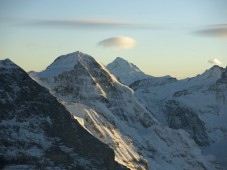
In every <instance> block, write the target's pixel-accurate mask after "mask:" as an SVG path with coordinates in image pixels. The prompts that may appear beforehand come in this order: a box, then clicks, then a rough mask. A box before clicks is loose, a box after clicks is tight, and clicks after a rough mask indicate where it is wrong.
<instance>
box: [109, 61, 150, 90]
mask: <svg viewBox="0 0 227 170" xmlns="http://www.w3.org/2000/svg"><path fill="white" fill-rule="evenodd" d="M106 67H107V69H108V70H109V71H110V72H111V73H112V74H113V75H115V77H117V79H118V80H120V81H121V82H122V83H124V84H126V85H127V86H129V85H130V84H132V83H133V82H135V81H137V80H142V79H147V78H151V76H149V75H146V74H145V73H143V72H142V71H141V70H140V69H139V68H138V67H137V66H136V65H134V64H132V63H130V62H128V61H126V60H124V59H123V58H120V57H117V58H116V59H115V60H114V61H113V62H112V63H110V64H108V65H107V66H106Z"/></svg>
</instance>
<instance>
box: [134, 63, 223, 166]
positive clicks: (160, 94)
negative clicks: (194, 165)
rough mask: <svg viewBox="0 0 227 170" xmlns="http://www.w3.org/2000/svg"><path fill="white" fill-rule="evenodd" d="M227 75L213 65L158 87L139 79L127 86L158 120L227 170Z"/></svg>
mask: <svg viewBox="0 0 227 170" xmlns="http://www.w3.org/2000/svg"><path fill="white" fill-rule="evenodd" d="M226 74H227V69H226V68H225V69H224V68H221V67H219V66H213V67H212V68H210V69H209V70H206V71H205V72H204V73H203V74H201V75H198V76H196V77H193V78H187V79H184V80H179V81H175V82H174V81H173V82H171V83H167V84H163V85H160V86H156V85H154V83H147V82H148V80H141V81H139V82H135V83H133V84H132V85H131V86H130V87H131V88H132V89H134V90H135V93H136V96H137V98H138V99H139V100H140V101H141V102H142V103H143V104H144V105H145V106H146V108H147V109H148V110H152V111H153V113H154V115H155V117H156V118H157V119H158V120H159V121H161V122H162V123H164V124H166V125H168V126H169V127H171V128H174V129H185V130H186V131H187V132H189V133H190V134H191V135H192V136H193V139H194V140H195V141H196V142H197V143H198V144H199V145H201V146H203V147H202V148H204V152H205V153H209V154H214V155H215V156H216V157H217V158H218V159H219V161H220V162H221V163H222V164H223V166H225V169H226V168H227V165H226V162H227V160H226V158H227V154H226V153H227V152H226V150H225V148H226V147H225V148H223V145H224V144H225V145H226V146H227V124H226V122H227V78H226V77H227V76H226ZM151 82H152V79H151ZM144 84H146V86H144Z"/></svg>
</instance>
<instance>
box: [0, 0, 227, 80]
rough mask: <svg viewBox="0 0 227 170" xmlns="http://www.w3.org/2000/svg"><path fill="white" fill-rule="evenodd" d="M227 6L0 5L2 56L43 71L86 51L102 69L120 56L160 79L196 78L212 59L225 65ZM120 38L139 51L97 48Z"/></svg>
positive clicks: (14, 0) (85, 1) (54, 1)
mask: <svg viewBox="0 0 227 170" xmlns="http://www.w3.org/2000/svg"><path fill="white" fill-rule="evenodd" d="M226 9H227V1H226V0H149V1H148V0H142V1H138V0H124V1H122V0H114V1H112V0H109V1H106V0H96V1H91V0H64V1H63V0H49V1H46V0H1V1H0V59H4V58H10V59H11V60H13V61H14V62H16V63H17V64H18V65H19V66H21V67H22V68H23V69H25V70H26V71H30V70H35V71H41V70H43V69H45V68H46V67H47V66H48V65H49V64H50V63H51V62H52V61H53V60H54V59H55V58H56V57H58V56H59V55H62V54H67V53H70V52H73V51H77V50H80V51H82V52H84V53H87V54H90V55H92V56H93V57H95V58H96V59H97V60H99V61H100V62H102V63H103V64H108V63H109V62H111V61H112V60H114V59H115V58H116V57H118V56H120V57H122V58H124V59H126V60H128V61H130V62H133V63H134V64H136V65H137V66H138V67H140V68H141V70H143V71H144V72H146V73H148V74H151V75H154V76H163V75H167V74H170V75H172V76H174V77H177V78H184V77H190V76H195V75H197V74H199V73H201V72H203V71H204V70H205V69H207V68H209V67H211V66H212V65H211V64H209V63H208V62H207V61H208V60H209V59H212V58H217V59H219V60H220V61H221V62H222V65H221V66H223V67H226V65H227V10H226ZM84 22H86V24H84ZM115 36H127V37H131V38H133V39H135V40H136V47H135V48H133V49H124V50H118V49H113V48H102V47H100V46H98V45H97V43H98V42H99V41H102V40H103V39H106V38H110V37H115Z"/></svg>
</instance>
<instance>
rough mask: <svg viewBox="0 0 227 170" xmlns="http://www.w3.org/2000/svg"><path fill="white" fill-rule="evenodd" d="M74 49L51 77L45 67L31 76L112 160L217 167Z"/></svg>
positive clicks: (175, 166) (160, 166)
mask: <svg viewBox="0 0 227 170" xmlns="http://www.w3.org/2000/svg"><path fill="white" fill-rule="evenodd" d="M78 54H81V53H79V52H75V53H71V54H70V55H71V56H70V57H72V56H74V59H75V60H76V62H75V63H76V64H75V66H74V67H73V69H71V70H67V71H63V72H62V73H60V72H59V73H58V74H54V75H55V76H53V77H52V76H51V74H49V73H48V69H47V70H45V71H43V72H41V73H40V74H38V76H40V75H42V74H43V73H45V74H47V75H50V76H49V77H50V78H48V77H45V76H44V77H35V78H36V79H37V80H38V82H40V83H42V85H44V86H46V87H48V88H49V89H50V91H51V93H52V94H53V95H55V96H56V97H57V98H58V100H59V102H61V103H62V104H64V105H65V106H66V108H67V109H68V110H69V111H70V112H71V113H73V114H74V116H75V118H76V119H77V120H78V121H79V122H80V123H81V125H83V126H84V127H85V128H86V129H87V130H88V131H89V132H90V133H92V134H93V135H94V136H95V137H97V138H98V139H100V140H101V141H103V142H105V143H106V144H108V145H109V146H110V147H111V148H113V149H114V151H115V155H116V160H117V161H118V162H120V163H122V164H123V165H126V166H128V167H129V168H131V169H134V170H137V169H157V170H159V169H160V170H161V169H170V170H171V169H182V167H184V168H185V169H194V168H195V167H196V168H197V169H218V167H219V166H218V164H217V163H216V161H215V159H214V157H212V156H204V155H202V154H201V150H200V149H199V147H198V146H197V144H196V143H195V142H194V141H193V140H192V139H191V137H190V135H189V134H188V133H186V132H185V131H183V130H173V129H170V128H168V127H167V126H164V125H161V124H160V123H159V122H158V121H157V120H156V119H155V118H154V117H153V115H152V114H151V112H149V111H148V110H147V109H145V108H144V107H143V106H142V105H141V104H140V102H138V100H137V99H136V97H135V96H134V91H133V90H132V89H130V88H128V87H127V86H125V85H123V84H121V83H119V82H118V81H117V79H116V78H115V77H114V76H113V75H112V74H110V72H109V71H108V70H107V69H106V68H105V66H103V65H101V64H100V63H99V62H97V61H96V60H95V59H94V58H92V57H91V56H88V55H80V57H78ZM66 56H67V55H66ZM60 58H62V60H63V58H64V57H60ZM65 59H66V60H67V57H65ZM57 60H58V59H56V60H55V61H57ZM51 65H55V64H54V63H53V64H51ZM52 70H54V68H53V69H52Z"/></svg>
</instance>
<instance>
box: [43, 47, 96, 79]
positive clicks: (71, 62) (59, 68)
mask: <svg viewBox="0 0 227 170" xmlns="http://www.w3.org/2000/svg"><path fill="white" fill-rule="evenodd" d="M92 59H93V58H92V57H91V56H89V55H87V54H85V53H82V52H80V51H76V52H72V53H69V54H65V55H61V56H59V57H57V58H56V59H55V60H54V62H53V63H52V64H50V65H49V66H48V67H47V68H46V70H44V71H42V72H41V73H39V76H40V77H53V76H56V75H58V74H60V73H62V72H65V71H69V70H72V69H73V68H74V66H75V65H76V64H77V63H78V62H82V61H87V60H92Z"/></svg>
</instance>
